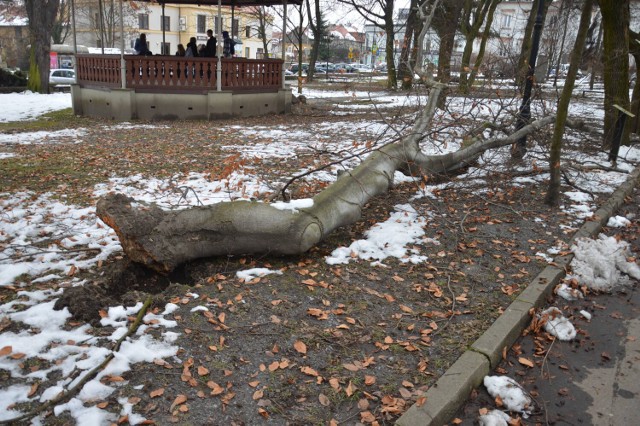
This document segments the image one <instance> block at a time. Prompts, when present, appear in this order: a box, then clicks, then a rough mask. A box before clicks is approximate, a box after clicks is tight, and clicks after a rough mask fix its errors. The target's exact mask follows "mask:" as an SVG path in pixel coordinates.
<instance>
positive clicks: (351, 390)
mask: <svg viewBox="0 0 640 426" xmlns="http://www.w3.org/2000/svg"><path fill="white" fill-rule="evenodd" d="M357 389H358V388H356V387H355V386H353V383H351V380H349V385H348V386H347V388H346V389H345V390H344V392H345V393H346V394H347V396H351V395H353V394H354V392H355V391H356V390H357Z"/></svg>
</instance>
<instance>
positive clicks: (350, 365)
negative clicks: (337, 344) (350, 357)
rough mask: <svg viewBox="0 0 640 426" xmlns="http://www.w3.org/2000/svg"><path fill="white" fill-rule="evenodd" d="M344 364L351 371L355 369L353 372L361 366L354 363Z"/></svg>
mask: <svg viewBox="0 0 640 426" xmlns="http://www.w3.org/2000/svg"><path fill="white" fill-rule="evenodd" d="M342 366H343V367H344V368H346V369H347V370H349V371H353V372H356V371H358V370H360V368H359V367H357V366H355V365H353V364H342Z"/></svg>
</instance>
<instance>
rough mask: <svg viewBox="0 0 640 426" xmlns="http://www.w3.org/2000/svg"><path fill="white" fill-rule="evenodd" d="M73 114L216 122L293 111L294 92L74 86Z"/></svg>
mask: <svg viewBox="0 0 640 426" xmlns="http://www.w3.org/2000/svg"><path fill="white" fill-rule="evenodd" d="M71 95H72V97H71V98H72V103H73V112H74V114H77V115H85V116H90V117H101V118H107V119H111V120H118V121H126V120H133V119H140V120H216V119H225V118H233V117H253V116H259V115H267V114H284V113H288V112H290V111H291V96H292V95H291V89H290V88H288V87H287V88H286V89H280V90H278V91H274V92H232V91H222V92H208V93H205V94H183V93H137V92H136V91H135V90H131V89H93V88H82V87H80V86H78V85H72V87H71Z"/></svg>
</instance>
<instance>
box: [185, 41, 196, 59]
mask: <svg viewBox="0 0 640 426" xmlns="http://www.w3.org/2000/svg"><path fill="white" fill-rule="evenodd" d="M184 56H187V57H190V58H197V57H198V44H197V42H196V38H195V37H191V38H190V39H189V43H187V51H186V53H185V55H184Z"/></svg>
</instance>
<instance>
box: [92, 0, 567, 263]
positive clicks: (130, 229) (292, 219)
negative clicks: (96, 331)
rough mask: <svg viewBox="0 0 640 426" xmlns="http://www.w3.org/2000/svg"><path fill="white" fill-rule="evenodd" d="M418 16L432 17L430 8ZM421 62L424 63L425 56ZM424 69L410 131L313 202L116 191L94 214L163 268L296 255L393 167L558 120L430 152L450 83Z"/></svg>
mask: <svg viewBox="0 0 640 426" xmlns="http://www.w3.org/2000/svg"><path fill="white" fill-rule="evenodd" d="M436 3H438V2H436ZM421 15H422V16H423V19H425V21H426V22H429V20H430V16H432V13H431V14H430V15H429V16H426V14H425V13H424V12H423V13H421ZM426 28H428V25H425V26H424V27H423V34H422V37H423V36H424V33H425V32H426ZM421 39H422V38H421ZM417 63H422V60H421V58H419V61H418V62H417ZM420 71H421V70H418V72H419V73H421V72H420ZM421 74H422V77H423V80H425V81H427V82H428V84H429V85H430V87H431V92H430V94H429V99H428V102H427V104H426V106H425V108H424V109H423V110H422V111H421V113H420V114H419V116H418V118H417V119H416V121H415V124H414V126H413V128H412V129H411V132H410V133H409V134H408V135H407V136H405V137H404V138H403V139H401V140H400V141H399V142H396V143H393V144H389V145H386V146H384V147H382V148H381V149H379V150H377V151H374V152H372V153H371V154H370V155H369V156H368V157H367V158H366V159H365V160H364V161H363V162H362V163H361V164H360V165H359V166H357V167H356V168H354V169H353V170H352V171H350V172H347V173H344V174H342V175H341V176H340V177H339V178H338V180H337V181H336V182H335V183H333V184H332V185H331V186H329V187H327V188H326V189H325V190H323V191H322V192H320V193H319V194H317V195H316V196H315V197H314V198H313V205H312V206H311V207H308V208H303V209H299V211H297V212H293V211H291V210H279V209H277V208H274V207H272V206H271V205H269V204H266V203H261V202H250V201H233V202H227V203H219V204H214V205H210V206H204V207H193V208H190V209H187V210H180V211H165V210H162V209H161V208H159V207H158V206H155V205H153V204H145V203H140V202H136V201H135V200H133V199H131V198H128V197H126V196H124V195H119V194H116V195H109V196H106V197H104V198H103V199H101V200H100V201H99V202H98V206H97V214H98V216H99V217H100V219H102V220H103V221H104V222H105V223H106V224H107V225H109V226H110V227H112V228H113V229H114V230H115V231H116V233H117V235H118V238H119V239H120V243H121V244H122V247H123V249H124V251H125V253H126V254H127V255H128V256H129V258H131V260H133V261H135V262H138V263H141V264H144V265H146V266H147V267H149V268H152V269H155V270H157V271H159V272H163V273H167V272H170V271H171V270H173V269H174V268H175V267H176V266H178V265H180V264H182V263H184V262H187V261H190V260H194V259H198V258H204V257H212V256H219V255H229V254H258V253H269V254H299V253H303V252H305V251H307V250H309V249H310V248H311V247H313V246H314V245H316V244H317V243H318V242H320V241H321V240H323V239H324V238H326V237H327V236H328V235H329V234H331V232H333V231H334V230H335V229H337V228H339V227H342V226H345V225H348V224H351V223H353V222H355V221H357V220H358V219H359V218H360V216H361V212H362V208H363V207H364V205H365V204H366V203H367V202H368V201H369V200H370V199H371V198H372V197H375V196H377V195H379V194H382V193H384V192H386V191H387V190H388V189H389V187H390V185H391V184H392V182H393V176H394V174H395V172H396V171H401V172H403V173H405V174H410V175H414V176H421V175H429V174H440V173H446V172H450V171H453V170H456V169H459V168H461V167H464V166H466V165H468V164H469V163H470V162H472V161H474V160H475V159H476V158H477V157H478V156H479V155H480V154H481V153H483V152H484V151H486V150H488V149H492V148H497V147H500V146H505V145H511V144H513V143H514V142H515V141H517V140H518V139H519V138H521V137H522V136H525V135H527V134H529V133H532V132H534V131H536V130H538V129H540V128H542V127H544V126H546V125H548V124H550V123H552V122H553V121H554V120H555V117H554V116H547V117H545V118H542V119H540V120H538V121H535V122H533V123H530V124H529V125H527V126H525V127H523V128H522V129H520V130H519V131H517V132H515V133H513V134H511V135H509V136H507V137H503V138H493V139H489V140H486V141H479V140H478V141H477V142H475V143H473V144H471V145H469V146H467V147H465V148H463V149H461V150H459V151H456V152H451V153H448V154H443V155H425V154H424V153H423V152H422V151H421V149H420V140H421V139H422V138H423V135H424V134H425V133H427V132H428V130H429V129H430V126H431V122H432V120H433V117H434V115H435V112H436V107H437V102H438V98H439V97H440V95H441V93H442V91H443V90H444V89H445V87H446V86H445V85H444V84H441V83H437V82H435V81H433V79H431V78H430V76H428V75H426V73H421Z"/></svg>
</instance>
